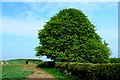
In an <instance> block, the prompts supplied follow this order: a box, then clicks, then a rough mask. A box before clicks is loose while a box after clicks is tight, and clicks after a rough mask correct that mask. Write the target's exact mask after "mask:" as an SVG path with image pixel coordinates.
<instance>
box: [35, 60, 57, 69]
mask: <svg viewBox="0 0 120 80" xmlns="http://www.w3.org/2000/svg"><path fill="white" fill-rule="evenodd" d="M54 66H55V62H54V61H45V62H41V63H40V64H38V66H37V67H38V68H54Z"/></svg>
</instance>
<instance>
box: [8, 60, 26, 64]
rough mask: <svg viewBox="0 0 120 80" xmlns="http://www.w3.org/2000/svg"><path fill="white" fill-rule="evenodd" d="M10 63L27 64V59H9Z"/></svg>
mask: <svg viewBox="0 0 120 80" xmlns="http://www.w3.org/2000/svg"><path fill="white" fill-rule="evenodd" d="M7 62H8V63H9V64H25V63H26V60H8V61H7Z"/></svg>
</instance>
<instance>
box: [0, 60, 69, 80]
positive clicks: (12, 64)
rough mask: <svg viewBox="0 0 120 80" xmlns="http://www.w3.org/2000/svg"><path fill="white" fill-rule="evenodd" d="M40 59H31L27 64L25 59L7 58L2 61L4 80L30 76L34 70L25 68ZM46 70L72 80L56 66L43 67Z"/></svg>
mask: <svg viewBox="0 0 120 80" xmlns="http://www.w3.org/2000/svg"><path fill="white" fill-rule="evenodd" d="M40 62H41V61H40V60H31V59H30V60H29V61H28V63H29V64H28V65H27V64H26V60H25V59H16V60H7V61H2V62H1V63H2V74H1V75H0V76H2V80H21V79H25V78H27V77H28V75H30V74H32V73H34V70H30V69H27V70H24V68H27V67H28V66H32V65H33V64H39V63H40ZM0 67H1V66H0ZM42 69H43V70H44V71H45V72H47V73H49V74H50V75H53V76H54V77H55V78H57V79H58V80H61V79H66V80H70V79H69V77H67V76H65V74H64V73H62V72H60V71H58V70H56V69H54V68H42Z"/></svg>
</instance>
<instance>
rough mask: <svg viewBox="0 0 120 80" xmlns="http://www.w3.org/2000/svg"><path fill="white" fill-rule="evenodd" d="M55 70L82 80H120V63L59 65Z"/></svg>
mask: <svg viewBox="0 0 120 80" xmlns="http://www.w3.org/2000/svg"><path fill="white" fill-rule="evenodd" d="M55 68H56V69H58V70H61V71H63V72H64V71H65V70H66V72H67V74H68V75H69V76H71V77H74V78H77V79H81V80H120V63H113V64H111V63H108V64H90V63H87V64H86V63H59V64H56V66H55Z"/></svg>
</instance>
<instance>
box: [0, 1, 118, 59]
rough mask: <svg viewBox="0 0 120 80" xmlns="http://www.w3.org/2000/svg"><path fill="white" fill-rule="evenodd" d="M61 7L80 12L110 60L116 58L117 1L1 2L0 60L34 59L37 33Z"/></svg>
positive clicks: (37, 43) (37, 41) (37, 42)
mask: <svg viewBox="0 0 120 80" xmlns="http://www.w3.org/2000/svg"><path fill="white" fill-rule="evenodd" d="M64 8H76V9H80V10H81V11H83V12H84V13H85V14H86V16H88V18H89V20H90V21H91V22H92V23H93V24H94V25H95V26H96V29H97V33H98V34H99V35H100V36H101V37H102V39H103V40H106V42H107V43H108V44H109V48H110V49H111V51H112V55H111V57H118V4H117V2H116V3H115V2H114V3H108V2H104V3H103V2H100V3H95V2H93V3H87V2H85V3H82V2H78V3H75V2H3V3H2V30H0V32H2V59H12V58H36V57H35V55H34V53H35V51H34V48H35V47H36V46H37V45H39V40H38V39H37V33H38V30H40V29H43V25H44V23H45V22H46V21H48V20H49V19H50V17H52V16H54V15H55V14H57V13H58V12H59V11H60V10H61V9H64ZM42 59H43V60H45V57H42Z"/></svg>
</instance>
